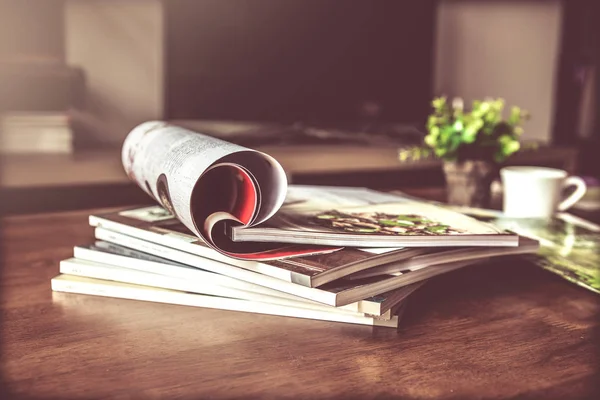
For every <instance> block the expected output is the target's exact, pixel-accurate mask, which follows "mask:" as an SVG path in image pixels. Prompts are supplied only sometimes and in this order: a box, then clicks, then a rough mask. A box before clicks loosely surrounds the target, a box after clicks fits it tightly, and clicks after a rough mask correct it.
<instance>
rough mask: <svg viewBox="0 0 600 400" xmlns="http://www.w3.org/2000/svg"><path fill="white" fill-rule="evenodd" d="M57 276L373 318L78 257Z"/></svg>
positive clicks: (288, 297) (298, 299)
mask: <svg viewBox="0 0 600 400" xmlns="http://www.w3.org/2000/svg"><path fill="white" fill-rule="evenodd" d="M60 273H61V274H68V275H77V276H84V277H88V278H95V279H103V280H108V281H115V282H123V283H131V284H134V285H141V286H152V287H157V288H162V289H171V290H178V291H181V292H190V293H198V294H206V295H210V296H219V297H228V298H235V299H243V300H251V301H255V302H259V303H270V304H279V305H286V306H291V307H298V308H309V309H314V310H321V311H326V312H335V313H346V314H354V315H361V316H365V315H368V316H371V317H373V315H370V314H365V313H359V312H358V311H357V310H356V309H354V308H352V307H332V306H328V305H325V304H320V303H317V302H314V301H310V300H306V299H303V298H301V297H297V296H291V295H288V294H286V293H282V292H278V291H276V290H271V293H269V292H266V291H265V289H267V290H268V288H262V289H260V288H259V287H258V285H252V284H250V283H247V282H241V281H240V282H241V283H246V285H247V287H245V288H240V287H234V286H232V285H230V286H225V285H218V284H215V283H214V281H204V280H198V279H195V280H191V279H184V278H180V277H177V276H167V275H164V274H157V273H153V272H148V271H143V270H140V269H134V268H126V267H122V266H120V265H114V264H108V263H107V262H95V261H89V260H84V259H79V258H69V259H66V260H62V261H61V262H60ZM232 280H233V279H232ZM376 317H377V318H380V319H390V318H391V311H389V310H388V311H387V312H386V313H384V314H382V315H381V316H376Z"/></svg>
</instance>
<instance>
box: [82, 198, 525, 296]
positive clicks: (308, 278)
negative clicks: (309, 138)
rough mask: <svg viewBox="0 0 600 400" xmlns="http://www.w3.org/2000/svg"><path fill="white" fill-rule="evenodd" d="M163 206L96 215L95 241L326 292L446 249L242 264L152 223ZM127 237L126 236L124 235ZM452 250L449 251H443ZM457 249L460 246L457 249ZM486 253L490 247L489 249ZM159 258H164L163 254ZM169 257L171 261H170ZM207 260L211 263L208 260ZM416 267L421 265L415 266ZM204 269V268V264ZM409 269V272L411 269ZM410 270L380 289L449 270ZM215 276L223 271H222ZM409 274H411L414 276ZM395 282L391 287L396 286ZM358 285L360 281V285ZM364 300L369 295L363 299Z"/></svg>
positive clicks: (170, 223) (178, 229) (356, 251)
mask: <svg viewBox="0 0 600 400" xmlns="http://www.w3.org/2000/svg"><path fill="white" fill-rule="evenodd" d="M156 208H159V207H158V206H151V207H144V208H137V209H130V210H124V211H114V212H111V213H106V214H100V215H91V216H90V224H91V225H92V226H96V227H97V229H96V238H98V239H100V240H105V241H108V242H112V243H117V244H121V245H123V246H126V247H131V246H130V245H127V244H125V243H124V242H123V241H130V239H129V238H138V239H142V240H143V242H140V243H139V244H138V245H139V246H142V248H139V249H138V250H141V251H145V252H149V251H146V250H144V248H143V246H148V245H149V243H156V244H160V245H164V246H167V247H171V248H174V249H177V250H181V251H185V252H187V253H191V254H193V255H196V256H199V257H202V259H204V260H212V261H217V262H219V263H221V264H228V265H233V266H236V267H239V268H243V269H247V270H250V271H253V272H258V273H260V274H262V275H267V276H270V277H273V278H277V279H280V280H284V281H287V282H290V283H294V284H296V285H301V286H308V287H313V288H315V287H319V288H322V287H323V286H324V285H327V284H328V283H331V282H334V283H335V282H337V281H338V280H339V279H340V278H344V277H348V276H350V275H352V274H356V273H358V272H361V271H369V270H370V269H372V268H381V267H387V268H389V269H390V270H393V271H397V270H398V269H401V270H405V269H406V268H405V267H402V268H396V265H398V266H404V265H405V264H404V263H405V262H407V261H409V260H410V259H412V258H413V257H415V256H419V255H422V254H427V253H429V252H432V251H441V250H442V249H440V248H435V249H433V250H432V249H431V248H400V249H390V248H344V249H341V250H339V251H337V252H333V253H328V254H318V255H305V256H298V257H294V258H285V259H279V260H241V259H237V258H230V257H227V256H225V255H223V254H221V253H220V252H218V251H216V250H214V249H212V248H210V247H209V246H207V245H206V244H205V243H204V241H203V240H202V239H199V238H198V237H196V236H194V235H192V233H191V232H190V231H189V230H188V229H187V228H186V227H185V226H184V225H183V224H182V223H181V222H180V221H179V220H178V219H176V218H173V217H171V216H170V217H169V218H167V219H160V220H158V221H149V220H148V218H145V215H147V214H148V213H152V214H156V213H155V212H154V210H155V209H156ZM119 234H123V235H126V237H123V236H122V235H121V236H119ZM444 249H448V248H444ZM454 249H456V248H454ZM469 249H481V248H479V247H470V248H469ZM485 249H487V248H485ZM502 249H503V250H507V251H508V250H511V251H518V252H523V251H526V250H528V251H534V250H531V249H524V248H520V247H507V248H502ZM444 254H446V252H444V253H441V254H440V255H439V256H437V257H436V262H435V264H439V265H441V264H446V263H448V262H454V261H461V260H460V259H455V258H456V257H455V256H454V254H453V253H452V252H447V255H444ZM475 254H476V257H466V258H467V259H468V261H478V259H482V258H485V257H487V256H486V255H485V254H479V253H477V252H476V253H475ZM159 255H160V254H159ZM164 257H165V258H171V257H166V256H164ZM207 262H208V261H207ZM416 267H419V266H418V265H416ZM200 268H202V266H200ZM409 269H410V268H409ZM414 269H415V271H405V272H406V273H405V274H403V275H404V276H403V277H402V278H399V277H396V280H395V281H389V282H387V283H384V282H383V281H384V280H389V278H392V277H391V276H389V275H386V274H385V273H378V274H376V275H378V276H379V278H377V280H378V282H377V285H378V286H381V285H385V288H386V290H392V289H396V288H398V287H401V286H403V284H404V282H408V283H413V282H418V281H420V280H421V279H426V277H431V276H435V275H437V274H440V273H443V272H444V269H433V270H431V271H418V269H419V268H414ZM215 272H217V273H219V270H216V271H215ZM409 272H410V273H409ZM392 282H393V285H392V286H388V285H391V284H392ZM354 285H355V286H358V285H359V283H358V282H355V283H354ZM374 286H376V285H375V282H373V281H372V280H370V281H369V285H363V286H362V289H361V290H363V291H364V293H365V294H366V295H367V296H372V295H375V294H378V293H381V292H372V289H374ZM363 298H364V297H363Z"/></svg>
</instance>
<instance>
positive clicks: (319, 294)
mask: <svg viewBox="0 0 600 400" xmlns="http://www.w3.org/2000/svg"><path fill="white" fill-rule="evenodd" d="M109 226H110V224H109ZM115 227H117V228H118V226H115ZM121 228H122V229H121V230H122V231H124V233H119V232H116V231H111V230H109V229H105V228H103V227H97V228H96V229H95V236H96V238H97V239H98V240H102V241H107V242H110V243H114V244H118V245H121V246H124V247H127V248H131V249H134V250H137V251H142V252H145V253H149V254H152V255H155V256H159V257H163V258H167V259H169V260H172V261H176V262H179V263H182V264H186V265H189V266H193V267H197V268H200V269H204V270H208V271H211V272H215V273H219V274H222V275H226V276H229V277H232V278H235V279H240V280H244V281H246V282H251V283H254V284H257V285H262V286H266V287H268V288H271V289H275V290H280V291H283V292H286V293H289V294H293V295H295V296H299V297H304V298H307V299H310V300H314V301H317V302H319V303H323V304H328V305H331V306H336V307H339V306H344V305H347V304H351V303H354V302H358V303H359V306H360V311H361V312H365V313H368V314H376V315H377V314H379V315H380V314H382V313H384V312H386V311H387V310H389V309H390V308H391V307H392V306H393V305H394V304H395V301H391V299H393V298H394V296H387V297H385V300H384V301H383V302H378V301H374V299H375V300H376V299H377V295H379V294H382V293H388V292H391V291H394V290H396V289H400V288H402V289H401V290H400V291H398V292H395V293H396V295H397V296H400V297H402V296H404V295H405V294H406V293H410V292H412V290H413V288H412V287H411V285H412V284H415V283H419V282H422V281H425V280H427V279H429V278H431V277H433V276H437V275H440V274H443V273H446V272H449V271H453V270H455V269H458V268H463V267H465V266H467V265H470V264H472V263H473V262H472V261H467V262H457V263H449V264H442V265H436V266H432V267H429V268H423V269H420V270H417V271H414V272H410V273H407V274H403V275H402V276H377V277H373V278H367V279H364V280H357V281H352V282H351V283H348V282H345V281H343V280H340V281H342V282H341V283H340V281H334V282H330V283H328V284H326V285H323V286H321V287H319V288H310V287H306V286H303V285H299V284H297V283H294V282H290V281H286V280H284V279H281V278H276V277H273V276H269V275H266V274H263V273H260V266H261V265H260V264H257V263H254V264H253V263H249V262H247V265H245V266H243V267H242V268H240V267H239V266H236V265H232V264H229V263H227V260H225V261H219V260H215V259H211V258H205V257H202V256H199V255H197V254H193V251H194V250H195V248H197V247H201V246H197V245H195V244H194V243H190V242H189V241H187V240H185V239H184V240H182V239H181V236H180V234H176V235H174V236H173V235H169V234H166V235H165V234H164V233H157V232H153V231H151V230H141V229H138V228H133V227H128V226H121ZM135 236H137V237H135ZM195 240H197V239H195ZM190 250H191V251H192V252H190ZM215 253H216V252H215ZM217 254H218V253H217ZM236 262H237V263H239V262H240V260H236ZM374 296H375V297H374ZM363 299H370V301H364V300H363Z"/></svg>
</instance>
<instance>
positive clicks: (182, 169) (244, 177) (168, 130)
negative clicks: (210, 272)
mask: <svg viewBox="0 0 600 400" xmlns="http://www.w3.org/2000/svg"><path fill="white" fill-rule="evenodd" d="M121 156H122V162H123V166H124V168H125V172H126V173H127V175H128V176H129V178H130V179H131V180H133V181H134V182H136V183H137V184H138V185H139V186H140V187H141V188H142V189H143V190H144V191H145V192H146V193H147V194H148V195H150V196H151V197H152V198H153V199H155V200H156V201H157V202H158V203H159V204H160V205H162V206H163V207H164V208H165V209H166V210H167V211H168V212H169V213H170V214H172V215H174V216H175V217H177V218H178V219H179V220H180V221H181V222H182V223H183V224H184V225H185V226H186V227H187V228H188V229H189V230H191V231H192V232H193V233H194V234H196V235H197V236H198V237H200V238H202V239H203V240H204V241H205V242H206V243H207V244H208V245H209V246H211V247H213V248H215V249H217V250H219V251H221V252H222V253H225V254H227V255H229V256H232V257H240V258H248V257H250V258H262V259H268V258H279V257H281V254H280V252H279V249H278V248H277V246H276V245H271V244H269V245H265V244H264V243H263V244H259V245H257V246H252V245H251V244H244V245H241V246H240V245H237V244H234V243H233V242H231V240H229V239H228V237H226V235H225V228H224V226H222V225H225V224H226V223H230V224H233V225H244V226H253V225H256V224H260V223H261V222H264V221H266V220H267V219H268V218H270V217H271V216H272V215H273V214H275V212H276V211H277V210H278V209H279V208H280V207H281V205H282V204H283V202H284V199H285V197H286V192H287V179H286V175H285V172H284V170H283V168H282V167H281V165H280V164H279V163H278V162H277V161H276V160H275V159H274V158H273V157H271V156H269V155H268V154H264V153H261V152H259V151H256V150H251V149H247V148H245V147H242V146H238V145H235V144H232V143H229V142H225V141H223V140H220V139H217V138H214V137H211V136H208V135H203V134H200V133H197V132H193V131H190V130H187V129H184V128H181V127H178V126H175V125H171V124H169V123H167V122H163V121H150V122H145V123H143V124H141V125H138V126H137V127H135V128H134V129H133V130H132V131H131V132H130V133H129V135H128V136H127V138H126V139H125V142H124V144H123V149H122V154H121ZM286 247H287V248H286V250H285V254H290V252H291V253H292V255H295V254H298V255H301V254H312V253H319V252H323V251H332V250H331V249H325V248H320V247H318V246H310V248H307V247H305V246H296V247H294V248H293V249H290V246H286Z"/></svg>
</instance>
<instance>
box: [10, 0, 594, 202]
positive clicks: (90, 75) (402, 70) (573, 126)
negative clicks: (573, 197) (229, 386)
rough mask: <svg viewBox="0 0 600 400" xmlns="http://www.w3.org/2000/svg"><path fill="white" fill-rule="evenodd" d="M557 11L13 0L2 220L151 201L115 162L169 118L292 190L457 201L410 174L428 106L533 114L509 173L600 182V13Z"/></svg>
mask: <svg viewBox="0 0 600 400" xmlns="http://www.w3.org/2000/svg"><path fill="white" fill-rule="evenodd" d="M593 3H594V2H590V1H583V0H582V1H578V0H570V1H566V0H565V1H560V0H523V1H514V0H492V1H485V2H482V1H476V0H437V1H433V0H420V1H402V0H389V1H387V0H355V1H345V0H285V1H278V0H162V1H161V0H43V1H42V0H0V118H1V119H0V157H1V159H0V168H1V170H0V196H1V197H0V206H1V208H2V211H3V212H5V213H22V212H37V211H48V210H65V209H76V208H87V207H97V206H110V205H125V204H134V203H136V204H138V203H144V202H146V203H147V202H149V201H150V200H149V198H147V197H146V196H145V195H144V194H143V193H142V192H141V191H140V190H139V189H138V188H136V187H134V186H133V184H131V183H130V182H128V180H127V177H126V176H125V174H124V172H123V170H122V166H121V163H120V146H121V143H122V141H123V139H124V138H125V136H126V135H127V133H128V132H129V131H130V130H131V129H132V128H133V127H134V126H135V125H137V124H139V123H141V122H143V121H147V120H154V119H164V120H170V121H173V122H175V123H178V124H181V125H183V126H188V127H190V128H192V129H195V130H198V131H200V132H203V133H208V134H211V135H214V136H218V137H222V138H224V139H225V140H229V141H232V142H235V143H239V144H242V145H246V146H249V147H252V148H257V149H260V150H263V151H265V152H267V153H269V154H271V155H272V156H274V157H275V158H276V159H278V160H279V161H280V162H281V164H282V165H283V166H284V168H285V169H286V171H287V172H288V173H289V176H290V179H291V180H292V182H294V183H309V184H330V185H353V186H368V187H371V188H374V189H384V190H393V189H401V190H405V189H407V188H411V187H438V186H443V185H444V175H443V172H442V166H441V162H440V161H439V160H435V159H425V160H418V161H404V162H403V161H400V160H399V158H398V150H399V149H400V148H403V147H405V146H411V145H414V144H418V143H421V142H422V140H423V137H424V136H425V135H426V133H427V131H426V127H425V123H426V120H427V116H428V114H429V113H430V112H431V100H432V99H433V97H434V96H437V95H447V96H449V97H454V96H460V97H461V98H463V99H464V100H465V103H470V101H472V100H474V99H481V98H485V97H486V96H492V97H501V98H504V99H505V100H506V102H507V103H508V104H517V105H519V106H521V107H522V108H524V109H527V110H528V111H529V112H530V113H531V116H532V117H531V120H530V121H528V122H527V123H526V124H525V125H524V128H525V133H524V135H523V139H525V140H527V141H532V142H536V143H539V147H538V149H537V150H536V151H522V152H519V153H518V154H517V155H515V156H514V157H512V158H511V159H510V163H513V164H521V165H523V164H530V165H545V166H553V167H558V168H564V169H567V170H568V171H569V172H571V173H576V174H580V175H585V176H590V177H596V178H598V171H599V170H600V169H598V168H597V167H598V165H597V164H596V163H595V162H594V161H595V158H596V157H597V152H598V150H599V149H600V146H599V142H600V133H599V131H600V118H599V116H600V103H599V102H598V96H599V94H600V79H598V68H599V67H600V65H599V62H600V42H599V37H600V35H599V27H598V23H597V21H598V17H600V15H599V14H598V12H597V10H596V9H597V7H594V5H593Z"/></svg>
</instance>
